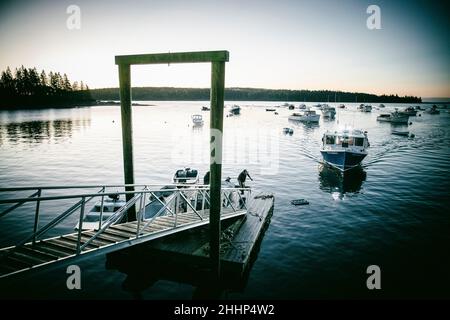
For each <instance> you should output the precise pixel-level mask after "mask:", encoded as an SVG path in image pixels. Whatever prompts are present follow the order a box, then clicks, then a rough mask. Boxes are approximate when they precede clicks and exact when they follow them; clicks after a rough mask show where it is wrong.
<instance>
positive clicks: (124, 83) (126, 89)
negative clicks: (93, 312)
mask: <svg viewBox="0 0 450 320" xmlns="http://www.w3.org/2000/svg"><path fill="white" fill-rule="evenodd" d="M119 83H120V105H121V108H120V109H121V115H122V146H123V169H124V176H125V184H134V167H133V127H132V115H131V79H130V65H129V64H119ZM125 191H134V187H126V188H125ZM131 198H133V195H132V194H127V195H126V200H127V201H128V200H130V199H131ZM127 220H128V221H134V220H136V208H135V206H133V207H132V208H130V209H129V210H128V213H127Z"/></svg>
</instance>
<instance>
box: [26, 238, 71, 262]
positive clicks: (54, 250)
mask: <svg viewBox="0 0 450 320" xmlns="http://www.w3.org/2000/svg"><path fill="white" fill-rule="evenodd" d="M34 247H35V248H37V249H38V250H40V251H42V252H46V253H49V254H54V255H56V256H58V257H60V258H63V257H67V256H70V255H72V253H73V251H72V250H70V252H68V250H67V248H65V247H61V246H59V245H57V244H52V243H49V242H47V241H45V242H42V241H41V242H39V243H36V244H35V246H34Z"/></svg>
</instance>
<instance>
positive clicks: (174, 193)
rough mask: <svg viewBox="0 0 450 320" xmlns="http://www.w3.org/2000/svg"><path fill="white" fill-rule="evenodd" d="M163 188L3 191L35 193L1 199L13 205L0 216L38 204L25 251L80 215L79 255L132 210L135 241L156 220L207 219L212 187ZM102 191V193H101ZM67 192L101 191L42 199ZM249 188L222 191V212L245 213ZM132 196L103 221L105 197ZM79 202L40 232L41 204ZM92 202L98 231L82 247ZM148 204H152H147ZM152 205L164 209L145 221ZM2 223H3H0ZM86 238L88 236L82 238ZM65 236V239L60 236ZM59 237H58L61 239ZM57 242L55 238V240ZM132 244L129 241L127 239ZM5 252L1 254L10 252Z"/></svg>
mask: <svg viewBox="0 0 450 320" xmlns="http://www.w3.org/2000/svg"><path fill="white" fill-rule="evenodd" d="M125 187H134V188H140V189H139V190H134V191H120V192H118V191H114V192H107V191H106V189H107V188H125ZM161 187H162V185H151V184H147V185H139V184H133V185H101V186H99V185H90V186H53V187H49V186H42V187H20V188H0V196H1V193H2V192H13V191H20V192H22V191H32V194H31V195H29V196H28V197H22V198H14V199H0V205H4V204H11V206H10V207H8V208H7V209H5V210H3V211H2V212H0V220H1V218H2V217H4V216H6V215H7V214H10V213H11V212H14V211H15V210H17V209H18V208H19V207H21V206H22V205H24V204H26V203H33V202H35V203H36V206H35V210H34V212H35V216H34V223H33V231H32V233H31V234H30V235H29V236H27V237H26V238H25V239H23V240H22V241H20V242H19V243H18V244H17V245H16V246H13V247H16V248H19V247H22V246H23V245H25V244H27V243H30V242H31V243H32V244H35V243H36V241H38V240H40V239H42V237H43V236H44V235H45V234H47V233H48V231H49V230H51V229H53V228H55V227H56V226H57V225H60V224H61V222H62V221H64V220H66V219H67V218H68V217H70V216H72V215H74V214H75V213H76V212H79V216H78V232H77V244H76V255H79V254H81V253H82V252H83V250H84V249H86V247H87V246H88V245H89V244H91V243H92V241H94V240H95V239H96V238H97V237H98V236H99V235H101V234H102V233H103V232H104V231H105V230H107V229H108V228H109V227H110V226H111V225H113V224H116V223H118V222H121V221H123V220H124V217H125V215H126V214H128V212H129V211H130V209H131V208H134V210H135V213H136V216H135V218H136V221H137V224H136V234H135V238H136V239H137V238H139V237H140V236H142V235H143V233H144V230H145V229H147V228H148V227H149V226H150V225H151V224H152V223H153V222H154V221H155V219H156V218H157V217H161V216H163V215H171V216H174V225H173V228H176V227H177V226H178V219H177V216H178V214H180V213H192V214H193V215H195V216H196V217H197V218H198V219H199V220H203V219H204V213H205V212H206V211H205V210H208V209H209V206H210V200H209V186H207V185H185V184H174V185H170V186H169V188H167V186H166V187H165V189H164V188H161ZM99 188H100V189H99ZM64 189H98V190H97V192H95V193H78V194H69V195H58V196H55V195H50V196H43V191H48V190H64ZM250 193H251V189H250V188H222V192H221V199H222V200H221V203H222V207H223V208H231V210H232V212H237V211H238V210H246V211H247V204H246V201H245V199H246V198H249V197H248V196H247V197H244V196H243V195H244V194H250ZM127 195H132V198H131V199H130V200H128V201H127V202H126V203H125V204H124V205H123V206H122V207H120V208H119V209H118V210H117V211H115V212H113V213H112V214H111V215H110V216H109V217H108V218H107V219H106V220H103V216H104V204H105V197H117V196H119V197H120V196H127ZM73 199H79V200H78V201H77V202H76V203H75V204H73V205H72V206H71V207H69V208H68V209H66V210H65V211H64V212H63V213H61V214H60V215H58V216H56V217H55V218H53V219H52V220H51V221H50V222H49V223H47V224H46V225H44V226H42V227H40V228H39V218H40V214H41V213H40V211H41V210H40V205H41V202H43V201H45V202H47V201H56V200H73ZM93 199H97V200H98V203H99V204H100V212H99V220H98V229H97V228H94V229H91V230H94V234H93V235H92V236H91V237H90V238H88V239H87V240H84V241H83V243H82V241H81V240H82V233H83V231H85V230H84V229H83V222H84V218H85V216H86V205H87V204H88V203H89V202H90V201H91V200H93ZM147 201H149V202H148V203H147ZM151 203H158V204H159V205H160V206H161V207H160V208H159V209H158V211H157V212H156V213H154V214H153V215H152V216H151V217H150V218H147V217H146V208H147V205H150V204H151ZM136 209H137V210H136ZM0 222H1V221H0ZM83 235H85V234H83ZM60 236H62V235H60ZM60 236H58V237H60ZM52 238H54V237H52ZM128 240H129V239H128ZM10 248H12V247H9V248H3V249H1V250H5V249H10Z"/></svg>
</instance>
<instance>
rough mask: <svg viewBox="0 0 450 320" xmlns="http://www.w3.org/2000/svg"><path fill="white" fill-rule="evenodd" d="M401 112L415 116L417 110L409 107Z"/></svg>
mask: <svg viewBox="0 0 450 320" xmlns="http://www.w3.org/2000/svg"><path fill="white" fill-rule="evenodd" d="M399 112H400V113H401V114H404V115H407V116H410V117H415V116H416V115H417V110H416V109H414V107H408V108H406V109H405V110H403V111H399Z"/></svg>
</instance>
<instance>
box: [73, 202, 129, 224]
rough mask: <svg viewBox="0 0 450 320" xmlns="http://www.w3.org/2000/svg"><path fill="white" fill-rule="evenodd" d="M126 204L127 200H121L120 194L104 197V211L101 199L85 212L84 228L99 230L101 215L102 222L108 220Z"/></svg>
mask: <svg viewBox="0 0 450 320" xmlns="http://www.w3.org/2000/svg"><path fill="white" fill-rule="evenodd" d="M125 204H126V202H125V200H121V199H120V197H119V195H113V196H109V197H105V199H103V212H102V201H101V200H99V201H98V202H96V203H95V205H94V207H92V209H91V210H90V211H89V212H88V213H87V214H85V216H84V218H83V222H82V230H98V229H99V226H100V216H101V220H102V222H105V221H107V220H108V219H109V218H111V216H112V215H113V214H114V212H116V211H117V210H119V209H120V208H122V207H123V206H124V205H125ZM79 226H80V224H79V223H77V225H76V226H75V230H78V228H79Z"/></svg>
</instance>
